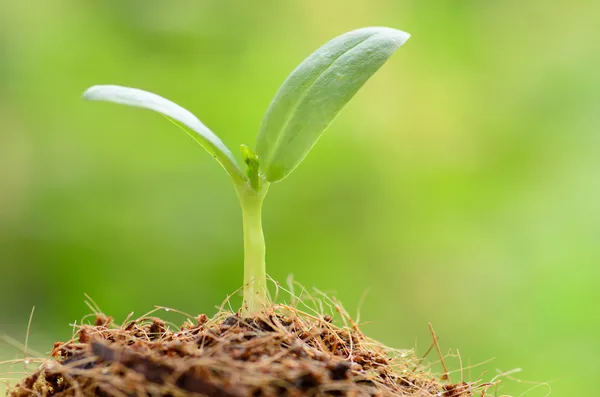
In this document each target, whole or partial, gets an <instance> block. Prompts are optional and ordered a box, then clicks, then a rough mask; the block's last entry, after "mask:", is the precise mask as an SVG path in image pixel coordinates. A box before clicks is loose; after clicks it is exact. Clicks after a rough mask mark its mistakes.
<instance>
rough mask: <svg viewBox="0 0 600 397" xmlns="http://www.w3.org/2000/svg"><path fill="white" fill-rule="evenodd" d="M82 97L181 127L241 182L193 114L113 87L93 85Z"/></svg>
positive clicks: (224, 148)
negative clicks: (145, 111)
mask: <svg viewBox="0 0 600 397" xmlns="http://www.w3.org/2000/svg"><path fill="white" fill-rule="evenodd" d="M83 97H84V98H85V99H88V100H92V101H106V102H114V103H119V104H122V105H128V106H135V107H139V108H145V109H150V110H154V111H155V112H158V113H161V114H163V115H164V116H166V117H168V118H169V119H172V120H175V121H176V122H178V123H181V124H182V125H183V126H185V127H187V128H189V129H190V130H192V131H193V132H194V133H189V131H187V130H185V128H184V130H185V131H186V132H187V133H188V134H189V135H190V136H191V137H192V138H193V139H194V140H195V141H197V142H198V143H199V144H200V145H201V146H202V147H203V148H204V149H206V151H207V152H208V153H210V154H211V155H212V156H213V157H214V158H215V159H216V160H217V161H218V162H219V164H221V166H223V168H225V170H226V171H227V172H228V173H229V175H231V177H232V178H233V179H234V180H235V181H236V182H242V181H244V180H245V176H244V174H243V172H242V171H241V170H240V167H239V166H238V164H237V162H236V161H235V158H234V157H233V155H232V154H231V151H230V150H229V149H228V148H227V146H225V144H224V143H223V141H221V139H219V137H218V136H216V135H215V134H214V133H213V132H212V131H211V130H210V129H209V128H208V127H206V126H205V125H204V124H203V123H202V122H201V121H200V120H199V119H198V118H197V117H196V116H194V114H192V113H191V112H190V111H189V110H187V109H185V108H183V107H181V106H179V105H178V104H176V103H174V102H172V101H170V100H168V99H166V98H163V97H161V96H160V95H156V94H153V93H151V92H148V91H144V90H140V89H137V88H129V87H122V86H117V85H96V86H93V87H90V88H88V89H87V90H86V91H85V92H84V93H83Z"/></svg>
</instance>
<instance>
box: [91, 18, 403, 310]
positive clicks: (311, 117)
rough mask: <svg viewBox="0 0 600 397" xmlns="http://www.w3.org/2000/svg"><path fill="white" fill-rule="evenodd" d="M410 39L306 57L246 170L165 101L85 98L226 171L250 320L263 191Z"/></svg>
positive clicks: (260, 303)
mask: <svg viewBox="0 0 600 397" xmlns="http://www.w3.org/2000/svg"><path fill="white" fill-rule="evenodd" d="M409 37H410V35H409V34H407V33H405V32H402V31H399V30H396V29H391V28H385V27H368V28H363V29H357V30H353V31H351V32H348V33H345V34H343V35H341V36H338V37H336V38H334V39H333V40H331V41H329V42H328V43H326V44H325V45H323V46H322V47H321V48H319V49H318V50H317V51H315V52H314V53H312V54H311V55H310V56H309V57H308V58H306V59H305V60H304V61H303V62H302V63H301V64H300V65H299V66H298V67H297V68H296V69H295V70H294V71H293V72H292V73H291V74H290V75H289V76H288V78H287V79H286V80H285V81H284V83H283V84H282V85H281V87H280V88H279V90H278V91H277V93H276V94H275V97H274V99H273V101H272V102H271V104H270V105H269V107H268V109H267V111H266V113H265V115H264V117H263V120H262V122H261V125H260V128H259V130H258V137H257V140H256V145H255V148H254V149H252V148H250V147H249V146H246V145H241V154H242V158H243V161H244V163H245V165H246V166H245V168H244V169H242V168H241V167H240V166H239V164H238V162H237V161H236V160H235V158H234V156H233V155H232V153H231V151H230V150H229V149H228V148H227V146H225V144H224V143H223V142H222V141H221V139H219V137H217V135H215V134H214V133H213V132H212V131H211V130H210V129H209V128H208V127H206V126H205V125H204V124H203V123H202V122H201V121H200V120H199V119H198V118H197V117H196V116H194V115H193V114H192V113H191V112H189V111H188V110H186V109H184V108H183V107H181V106H179V105H177V104H176V103H174V102H171V101H169V100H168V99H165V98H163V97H161V96H158V95H156V94H153V93H150V92H147V91H143V90H139V89H136V88H128V87H121V86H115V85H97V86H93V87H91V88H89V89H88V90H86V91H85V93H84V98H85V99H88V100H96V101H107V102H115V103H120V104H124V105H129V106H135V107H140V108H146V109H150V110H154V111H156V112H159V113H162V114H163V115H164V116H166V117H167V118H169V119H170V120H171V121H173V122H174V123H175V124H176V125H178V126H179V127H180V128H182V129H183V130H184V131H186V132H187V133H188V134H189V135H190V136H191V137H192V138H193V139H195V140H196V141H197V142H198V143H199V144H200V145H201V146H202V147H203V148H204V149H206V151H208V152H209V153H210V154H211V155H212V156H213V157H214V158H215V160H217V162H219V164H221V166H222V167H223V168H224V169H225V171H227V173H228V174H229V176H230V177H231V179H232V181H233V184H234V187H235V190H236V192H237V196H238V198H239V201H240V205H241V207H242V214H243V229H244V297H243V306H242V311H243V312H245V313H254V312H257V311H260V310H261V309H263V308H264V307H266V306H267V305H269V304H270V298H269V293H268V290H267V285H266V269H265V239H264V235H263V230H262V205H263V200H264V198H265V195H266V194H267V191H268V189H269V185H270V184H272V183H276V182H279V181H281V180H283V179H285V178H286V177H287V176H288V175H290V173H291V172H292V171H294V169H296V167H297V166H298V165H299V164H300V163H301V162H302V160H303V159H304V158H305V157H306V155H307V154H308V152H309V151H310V150H311V149H312V147H313V146H314V145H315V143H316V142H317V140H318V139H319V137H320V136H321V135H322V134H323V132H324V131H325V130H326V129H327V127H328V126H329V124H330V123H331V122H332V121H333V119H334V118H335V117H336V116H337V114H338V113H339V112H340V111H341V110H342V108H343V107H344V106H345V105H346V103H348V102H349V101H350V99H351V98H352V97H353V96H354V94H356V92H357V91H358V90H359V89H360V87H362V86H363V84H364V83H365V82H366V81H367V80H368V79H369V78H370V77H371V76H372V75H373V74H374V73H375V72H376V71H377V70H378V69H379V68H380V67H381V66H382V65H383V64H384V63H385V62H386V61H387V60H388V59H389V58H390V57H391V55H392V54H393V53H394V52H395V51H396V50H397V49H398V48H399V47H400V46H402V44H404V42H406V40H408V38H409Z"/></svg>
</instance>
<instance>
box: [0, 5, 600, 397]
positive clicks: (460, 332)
mask: <svg viewBox="0 0 600 397" xmlns="http://www.w3.org/2000/svg"><path fill="white" fill-rule="evenodd" d="M552 3H556V4H554V5H552ZM599 14H600V3H598V2H592V1H585V0H583V1H579V2H577V3H576V4H575V3H573V4H571V3H562V4H561V3H560V2H550V3H548V2H545V1H541V0H535V1H529V2H522V1H515V0H508V1H506V0H505V1H485V2H484V1H460V2H459V1H437V2H433V1H430V2H425V1H417V0H413V1H396V0H369V1H366V0H361V1H354V2H352V3H351V4H350V3H349V2H347V1H342V0H332V1H327V2H323V1H317V0H304V1H295V2H282V1H275V0H270V1H258V2H239V1H231V0H226V1H224V0H219V1H212V2H209V1H199V0H187V1H178V2H166V1H148V0H138V1H131V0H129V1H125V0H110V1H98V2H81V1H75V0H54V1H47V2H45V1H32V0H3V1H2V2H0V333H1V334H7V335H10V336H12V337H14V338H17V339H19V340H20V341H23V340H24V336H25V329H26V324H27V320H28V317H29V312H30V310H31V307H32V306H34V305H35V307H36V314H35V317H34V322H33V327H32V332H31V336H30V345H31V347H33V348H36V349H38V350H41V351H48V350H49V349H50V348H51V344H52V342H53V341H54V340H65V339H68V338H69V337H70V334H71V327H70V326H69V323H72V322H73V321H74V320H78V321H79V319H81V317H82V316H83V315H85V314H86V313H88V312H89V309H88V308H87V307H86V306H85V305H84V304H83V300H84V297H83V294H84V293H87V294H89V295H91V296H92V297H93V298H94V299H95V300H96V301H97V302H98V304H99V305H100V306H101V308H102V309H103V310H104V311H105V312H106V313H108V314H111V315H114V316H115V317H116V319H117V320H123V319H124V317H125V316H126V315H127V313H129V312H130V311H135V313H136V314H138V315H141V314H142V313H144V312H146V311H148V310H150V309H152V307H153V305H165V306H171V307H176V308H179V309H181V310H184V311H187V312H192V313H199V312H207V313H209V314H213V313H214V312H215V306H216V305H219V304H220V303H221V301H222V300H223V299H224V298H225V296H226V295H227V294H228V293H230V292H232V291H234V290H236V289H237V288H238V287H240V285H241V283H242V255H243V253H242V234H241V230H242V229H241V214H240V210H239V208H238V204H237V201H236V200H237V199H236V197H235V193H234V191H233V188H232V186H231V182H230V181H229V180H228V177H227V176H226V174H225V173H224V171H223V170H222V169H220V167H219V166H218V164H217V163H216V162H215V161H214V160H213V159H211V158H210V156H209V155H207V154H206V153H205V152H204V151H203V150H202V149H201V148H200V147H199V146H198V145H197V144H195V143H193V142H192V141H191V140H190V139H189V138H188V137H186V136H185V134H182V133H181V131H178V130H177V129H176V128H174V127H173V126H172V125H171V124H170V123H169V122H167V121H166V120H164V119H163V118H162V117H160V116H158V115H156V114H153V113H151V112H148V111H142V110H137V109H129V108H125V107H119V106H116V105H108V104H98V103H85V102H84V101H82V100H81V97H80V95H81V93H82V91H83V90H84V89H85V88H87V87H88V86H90V85H93V84H101V83H114V84H121V85H127V86H134V87H139V88H143V89H147V90H150V91H154V92H156V93H159V94H161V95H163V96H166V97H168V98H170V99H173V100H175V101H176V102H178V103H180V104H182V105H183V106H185V107H187V108H189V109H190V110H192V111H193V112H195V113H196V114H197V115H198V116H199V117H200V118H201V119H202V120H203V121H204V122H205V124H206V125H208V126H209V127H210V128H212V129H213V130H214V131H215V132H216V133H217V134H218V135H219V136H221V138H222V139H223V140H224V141H225V143H226V144H228V145H229V146H230V147H231V148H232V150H233V151H234V152H236V154H237V152H238V150H237V147H238V145H239V144H241V143H246V144H250V145H252V144H253V142H254V137H255V134H256V130H257V128H258V125H259V123H260V120H261V117H262V114H263V112H264V110H265V109H266V107H267V106H268V104H269V102H270V100H271V98H272V96H273V95H274V93H275V91H276V90H277V88H278V86H279V85H280V84H281V82H282V81H283V80H284V78H285V77H286V76H287V75H288V73H289V72H290V71H291V70H292V69H293V68H294V67H295V66H296V65H297V64H298V63H299V62H300V61H302V60H303V59H304V57H306V56H307V55H308V54H309V53H311V52H312V51H313V50H315V49H316V48H317V47H319V46H320V45H321V44H323V43H324V42H326V41H327V40H329V39H330V38H332V37H334V36H336V35H338V34H341V33H343V32H345V31H348V30H351V29H355V28H358V27H363V26H368V25H386V26H391V27H396V28H399V29H402V30H406V31H408V32H410V33H411V34H412V38H411V39H410V40H409V41H408V42H407V44H406V45H405V46H404V47H403V48H401V49H400V50H399V51H398V53H397V54H396V55H394V57H393V58H392V59H391V61H390V62H389V63H388V64H386V65H385V66H384V68H383V69H382V70H381V71H380V72H379V73H378V74H377V75H376V76H375V77H374V78H373V79H372V80H371V81H369V83H368V84H367V85H366V86H365V87H364V89H363V90H362V91H361V92H360V93H359V94H358V95H357V96H356V97H355V98H354V99H353V101H352V102H351V103H350V105H349V106H348V107H347V108H346V109H345V110H344V111H343V112H342V113H341V114H340V116H339V117H338V118H337V120H336V121H335V122H334V123H333V125H332V126H331V128H330V129H329V130H328V131H327V133H326V134H325V135H324V137H323V139H322V140H321V141H320V142H319V144H318V145H317V146H316V148H315V149H314V151H313V152H311V153H310V155H309V156H308V158H307V160H306V161H305V162H304V163H303V164H302V165H301V166H300V167H299V168H298V169H297V170H296V172H295V173H294V174H293V175H292V176H291V177H290V178H289V179H287V180H285V181H284V182H283V183H281V184H278V185H275V186H272V188H271V192H270V195H269V197H268V199H267V201H266V206H265V214H264V215H265V220H264V223H265V233H266V238H267V244H268V259H267V260H268V272H269V273H270V275H271V276H272V277H274V278H275V279H277V280H280V281H285V279H286V277H287V275H288V274H290V273H293V274H294V276H295V279H296V280H297V281H299V282H300V283H302V284H304V285H306V286H308V287H313V286H314V287H318V288H319V289H322V290H325V291H328V292H333V293H334V294H335V295H336V296H337V297H338V298H339V299H340V300H341V301H342V302H343V303H344V304H345V306H346V307H347V308H348V309H349V310H350V312H351V313H355V312H356V309H357V307H358V305H359V303H360V298H361V296H362V295H363V294H364V292H365V291H367V290H368V291H369V292H368V294H367V296H366V299H365V300H364V303H363V304H362V305H361V319H362V320H363V321H369V324H367V325H365V326H364V329H365V331H366V332H367V333H368V334H369V335H370V336H372V337H374V338H376V339H379V340H381V341H383V342H385V343H386V344H388V345H392V346H396V347H411V346H414V345H415V343H416V345H417V350H418V351H419V352H421V353H422V352H423V351H424V350H425V349H426V348H427V346H428V345H429V343H430V340H431V338H430V336H429V332H428V328H427V323H428V322H432V323H433V324H434V326H435V328H436V331H437V333H438V334H439V335H440V338H441V344H442V349H443V350H444V351H447V350H448V349H450V348H452V349H456V348H458V349H459V350H460V354H461V356H462V358H463V364H464V365H465V366H467V365H468V364H469V363H470V364H476V363H481V362H484V361H486V360H487V359H489V358H492V357H496V358H495V360H494V361H492V362H490V363H487V364H484V365H481V366H479V367H477V368H475V369H473V370H472V371H471V372H472V376H473V377H476V376H477V375H479V374H480V373H481V372H483V371H487V374H485V375H484V378H485V379H490V378H492V377H493V376H494V375H495V373H496V369H501V370H510V369H513V368H523V372H521V373H519V374H518V377H519V378H521V379H523V380H527V381H540V382H543V381H549V382H550V385H551V387H552V389H553V390H554V391H553V395H556V396H576V395H590V393H592V394H593V390H597V380H598V379H599V378H600V362H599V360H600V314H599V310H598V303H600V267H599V264H600V240H599V236H600V183H599V179H598V174H599V173H600V136H599V134H598V132H599V131H598V126H599V125H600V110H599V109H600V93H599V92H600V73H599V70H600V41H598V21H597V16H598V15H599ZM236 299H238V300H237V301H236V302H239V297H238V298H236ZM179 320H181V321H182V320H183V319H178V321H179ZM15 357H17V358H18V357H22V353H20V352H19V351H18V350H17V349H15V348H13V347H11V346H9V345H6V344H4V345H1V347H0V358H2V359H10V358H15ZM431 357H432V358H434V359H435V355H432V356H431ZM449 365H451V366H453V367H454V368H457V367H458V362H457V361H456V360H454V361H451V362H449ZM20 370H22V366H15V367H12V368H11V367H7V366H4V367H3V368H2V369H0V372H11V371H20ZM468 373H469V371H465V376H467V375H468ZM6 376H7V377H11V376H9V375H6ZM12 377H14V376H12ZM454 379H455V380H458V375H454ZM531 386H532V385H530V384H525V383H518V382H510V381H509V382H506V384H504V386H503V388H502V389H501V391H500V392H499V393H498V394H502V393H505V394H514V395H520V393H523V392H524V391H526V390H527V389H528V388H530V387H531ZM547 391H548V388H547V387H539V388H537V389H534V390H532V391H530V392H528V393H527V394H526V395H527V396H544V395H546V394H547Z"/></svg>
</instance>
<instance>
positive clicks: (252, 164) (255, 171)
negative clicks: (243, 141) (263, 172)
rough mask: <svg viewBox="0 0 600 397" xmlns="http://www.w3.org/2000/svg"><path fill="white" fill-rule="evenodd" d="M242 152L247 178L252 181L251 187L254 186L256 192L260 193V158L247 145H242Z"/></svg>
mask: <svg viewBox="0 0 600 397" xmlns="http://www.w3.org/2000/svg"><path fill="white" fill-rule="evenodd" d="M240 150H241V152H242V158H243V159H244V163H246V176H247V177H248V180H249V181H250V186H252V188H253V189H254V191H255V192H258V191H259V190H260V176H259V166H258V164H259V163H258V156H257V155H256V153H254V150H252V149H250V148H249V147H248V146H247V145H240Z"/></svg>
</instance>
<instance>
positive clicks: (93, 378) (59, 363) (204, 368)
mask: <svg viewBox="0 0 600 397" xmlns="http://www.w3.org/2000/svg"><path fill="white" fill-rule="evenodd" d="M52 357H53V358H52V359H51V360H48V361H47V362H45V363H44V364H43V365H41V366H40V368H39V369H38V370H37V371H36V372H35V373H33V374H32V375H30V376H29V377H27V378H26V379H24V380H23V381H21V383H20V384H18V385H17V386H16V387H14V388H13V389H12V390H11V391H10V392H9V396H10V397H29V396H48V397H50V396H61V397H63V396H65V397H66V396H78V397H83V396H101V397H107V396H116V397H122V396H174V397H175V396H191V395H204V396H210V397H242V396H249V397H262V396H264V397H268V396H289V397H294V396H357V397H358V396H422V397H425V396H445V397H466V396H472V395H473V392H474V391H475V390H478V391H479V392H482V393H485V385H482V384H480V385H478V386H477V385H475V384H472V383H466V382H461V383H458V384H449V383H447V382H441V381H439V380H438V379H439V378H436V377H435V376H434V375H432V374H431V373H429V372H428V371H427V370H426V369H425V367H422V366H421V365H420V362H419V359H418V358H417V357H416V356H415V354H414V353H413V351H412V350H394V349H390V348H387V347H385V346H382V345H381V344H379V343H377V342H374V341H373V340H370V339H369V338H367V337H365V336H364V335H363V334H362V333H361V332H360V330H359V329H358V327H356V326H355V325H352V324H351V325H350V326H344V327H338V326H335V325H334V324H333V323H332V319H331V318H330V317H329V316H319V317H317V316H312V315H309V314H307V313H303V312H300V311H299V310H297V309H295V308H292V307H289V306H285V305H277V306H274V307H272V308H271V309H269V310H268V311H266V312H264V313H262V314H260V315H258V316H254V317H251V318H244V317H242V316H240V315H239V314H235V313H230V312H229V313H227V312H221V313H219V314H217V315H216V316H215V317H214V318H212V319H208V318H207V316H206V315H200V316H198V317H197V318H196V319H195V320H194V321H191V320H188V321H187V322H186V323H184V325H183V326H181V328H180V329H178V330H172V329H170V328H169V327H168V326H167V325H166V324H165V322H163V321H162V320H160V319H158V318H141V319H138V320H134V321H130V322H128V323H125V324H123V325H116V324H114V323H113V321H112V319H111V318H109V317H105V316H103V315H98V316H97V318H96V322H95V325H82V326H80V327H79V329H78V331H77V333H76V337H75V338H74V339H73V340H71V341H68V342H66V343H61V342H57V343H55V345H54V349H53V350H52ZM482 395H483V394H482Z"/></svg>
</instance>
